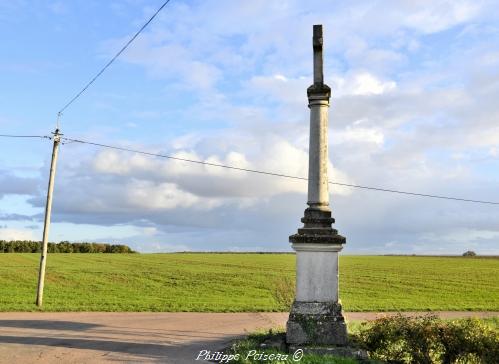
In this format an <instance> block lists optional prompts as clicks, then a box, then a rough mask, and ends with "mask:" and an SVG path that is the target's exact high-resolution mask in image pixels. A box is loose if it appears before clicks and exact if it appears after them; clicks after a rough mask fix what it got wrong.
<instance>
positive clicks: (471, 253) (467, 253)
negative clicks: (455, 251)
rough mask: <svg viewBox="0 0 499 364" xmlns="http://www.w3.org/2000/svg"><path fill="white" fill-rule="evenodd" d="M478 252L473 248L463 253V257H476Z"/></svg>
mask: <svg viewBox="0 0 499 364" xmlns="http://www.w3.org/2000/svg"><path fill="white" fill-rule="evenodd" d="M475 256H476V253H475V252H474V251H473V250H468V251H466V252H464V253H463V257H475Z"/></svg>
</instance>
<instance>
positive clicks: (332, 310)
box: [286, 208, 348, 346]
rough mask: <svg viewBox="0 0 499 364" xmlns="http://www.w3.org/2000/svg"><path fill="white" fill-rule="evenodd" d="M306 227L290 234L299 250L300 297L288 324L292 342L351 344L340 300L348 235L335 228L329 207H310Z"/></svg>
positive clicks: (297, 295)
mask: <svg viewBox="0 0 499 364" xmlns="http://www.w3.org/2000/svg"><path fill="white" fill-rule="evenodd" d="M302 222H304V227H303V228H301V229H298V233H297V234H295V235H292V236H290V237H289V240H290V241H291V243H292V247H293V249H294V250H295V251H296V298H295V301H294V303H293V306H292V307H291V312H290V314H289V320H288V322H287V325H286V342H287V343H288V344H291V345H335V346H343V345H347V341H348V335H347V328H346V324H345V319H344V317H343V313H342V308H341V304H340V303H339V299H338V252H339V251H340V250H341V249H342V247H343V244H344V243H345V238H344V237H343V236H341V235H338V232H337V230H335V229H333V228H332V227H331V224H332V222H334V219H333V218H331V212H330V211H329V210H328V209H325V210H316V209H311V208H308V209H307V210H305V217H304V218H302Z"/></svg>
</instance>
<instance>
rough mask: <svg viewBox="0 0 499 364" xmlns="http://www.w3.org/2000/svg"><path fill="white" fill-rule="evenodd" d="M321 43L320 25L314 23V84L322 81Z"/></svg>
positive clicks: (320, 83) (319, 83)
mask: <svg viewBox="0 0 499 364" xmlns="http://www.w3.org/2000/svg"><path fill="white" fill-rule="evenodd" d="M322 44H323V40H322V25H321V24H320V25H314V37H313V46H314V84H316V85H322V84H323V83H324V73H323V55H322Z"/></svg>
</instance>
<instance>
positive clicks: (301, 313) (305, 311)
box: [286, 301, 348, 346]
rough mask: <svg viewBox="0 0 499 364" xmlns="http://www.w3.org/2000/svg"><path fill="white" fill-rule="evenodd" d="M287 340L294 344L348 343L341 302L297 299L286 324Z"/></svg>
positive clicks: (342, 344) (336, 344) (337, 344)
mask: <svg viewBox="0 0 499 364" xmlns="http://www.w3.org/2000/svg"><path fill="white" fill-rule="evenodd" d="M286 342H287V343H288V344H294V345H307V344H313V345H335V346H345V345H347V343H348V335H347V327H346V323H345V319H344V317H343V314H342V310H341V304H339V303H337V302H299V301H295V302H294V303H293V306H292V308H291V312H290V314H289V320H288V323H287V325H286Z"/></svg>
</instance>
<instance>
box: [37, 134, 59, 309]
mask: <svg viewBox="0 0 499 364" xmlns="http://www.w3.org/2000/svg"><path fill="white" fill-rule="evenodd" d="M52 134H54V138H53V140H54V147H53V149H52V161H51V163H50V177H49V186H48V191H47V204H46V205H45V222H44V225H43V243H42V255H41V258H40V273H39V275H38V290H37V293H36V305H37V306H39V307H41V306H42V302H43V284H44V282H45V266H46V264H47V245H48V237H49V229H50V213H51V211H52V193H53V192H54V178H55V170H56V167H57V156H58V155H59V144H60V142H61V135H62V134H59V129H55V132H54V133H52Z"/></svg>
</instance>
